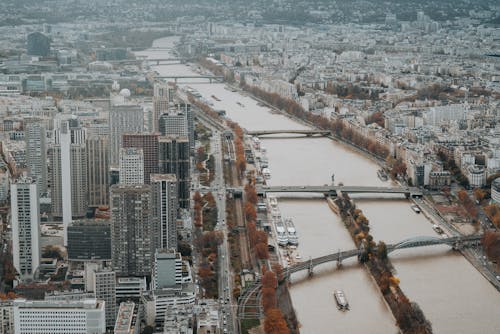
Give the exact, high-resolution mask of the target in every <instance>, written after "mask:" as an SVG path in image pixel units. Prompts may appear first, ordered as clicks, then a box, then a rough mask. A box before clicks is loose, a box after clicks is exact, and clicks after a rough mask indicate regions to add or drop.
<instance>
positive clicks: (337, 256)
mask: <svg viewBox="0 0 500 334" xmlns="http://www.w3.org/2000/svg"><path fill="white" fill-rule="evenodd" d="M481 238H482V235H472V236H457V237H447V238H437V237H429V236H421V237H415V238H409V239H406V240H403V241H401V242H398V243H395V244H390V245H387V253H388V254H389V253H392V252H394V251H397V250H400V249H407V248H417V247H426V246H434V245H449V246H451V247H452V248H453V249H456V250H459V249H462V248H464V247H468V246H470V245H477V244H479V243H480V242H481ZM365 253H366V252H365V250H364V249H363V248H360V249H352V250H348V251H339V252H336V253H332V254H328V255H324V256H320V257H317V258H314V259H310V260H308V261H303V262H299V263H296V264H294V265H291V266H290V267H288V268H287V269H285V270H284V276H285V277H290V276H291V274H294V273H296V272H299V271H303V270H307V271H308V272H309V275H312V274H313V270H314V268H315V267H316V266H319V265H321V264H324V263H328V262H337V264H341V263H342V261H343V260H345V259H348V258H351V257H358V259H359V258H360V257H361V256H362V255H363V254H365Z"/></svg>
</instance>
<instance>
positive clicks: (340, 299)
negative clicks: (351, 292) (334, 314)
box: [333, 290, 349, 311]
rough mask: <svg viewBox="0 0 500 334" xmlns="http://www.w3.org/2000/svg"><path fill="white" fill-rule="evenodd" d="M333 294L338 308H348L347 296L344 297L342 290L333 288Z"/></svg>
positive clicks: (343, 309) (344, 309)
mask: <svg viewBox="0 0 500 334" xmlns="http://www.w3.org/2000/svg"><path fill="white" fill-rule="evenodd" d="M333 296H334V297H335V301H336V302H337V307H338V309H339V310H342V311H346V310H349V303H348V302H347V298H346V297H345V294H344V291H342V290H335V291H334V292H333Z"/></svg>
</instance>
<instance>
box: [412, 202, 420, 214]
mask: <svg viewBox="0 0 500 334" xmlns="http://www.w3.org/2000/svg"><path fill="white" fill-rule="evenodd" d="M411 208H412V209H413V211H415V213H420V212H421V210H420V208H419V206H418V205H416V204H415V205H412V206H411Z"/></svg>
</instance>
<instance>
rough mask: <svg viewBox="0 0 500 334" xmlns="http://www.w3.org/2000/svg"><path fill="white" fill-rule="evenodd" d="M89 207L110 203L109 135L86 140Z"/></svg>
mask: <svg viewBox="0 0 500 334" xmlns="http://www.w3.org/2000/svg"><path fill="white" fill-rule="evenodd" d="M86 146H87V172H88V202H89V207H94V208H95V207H99V206H103V205H104V206H105V205H108V204H109V136H96V135H94V136H91V137H89V138H87V140H86Z"/></svg>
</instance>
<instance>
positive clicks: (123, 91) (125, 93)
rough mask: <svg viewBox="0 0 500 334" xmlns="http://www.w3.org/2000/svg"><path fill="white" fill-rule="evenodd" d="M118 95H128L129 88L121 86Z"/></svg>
mask: <svg viewBox="0 0 500 334" xmlns="http://www.w3.org/2000/svg"><path fill="white" fill-rule="evenodd" d="M120 95H121V96H123V97H130V95H131V94H130V90H129V89H127V88H123V89H122V90H121V91H120Z"/></svg>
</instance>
